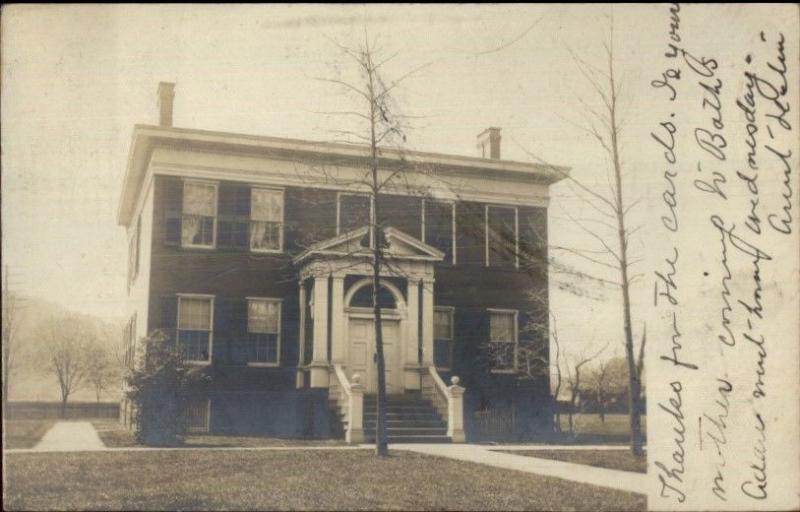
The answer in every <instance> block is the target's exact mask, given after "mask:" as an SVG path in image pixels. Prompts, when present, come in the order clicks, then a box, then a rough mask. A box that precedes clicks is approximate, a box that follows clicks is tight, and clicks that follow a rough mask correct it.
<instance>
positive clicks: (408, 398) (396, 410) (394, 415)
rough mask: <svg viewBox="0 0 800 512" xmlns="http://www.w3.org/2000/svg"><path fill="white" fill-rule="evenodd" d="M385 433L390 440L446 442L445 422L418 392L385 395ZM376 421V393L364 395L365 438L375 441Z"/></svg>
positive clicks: (392, 441)
mask: <svg viewBox="0 0 800 512" xmlns="http://www.w3.org/2000/svg"><path fill="white" fill-rule="evenodd" d="M386 400H387V406H386V434H387V436H388V441H389V443H449V442H451V440H450V438H449V437H447V423H446V422H445V421H444V420H442V417H441V416H439V413H438V412H437V411H436V409H435V408H434V406H433V404H432V403H431V402H430V401H429V400H425V399H423V398H421V397H420V396H419V394H417V393H407V394H403V395H389V396H387V397H386ZM377 420H378V412H377V403H376V401H375V395H364V437H365V441H366V442H368V443H374V442H375V423H376V422H377Z"/></svg>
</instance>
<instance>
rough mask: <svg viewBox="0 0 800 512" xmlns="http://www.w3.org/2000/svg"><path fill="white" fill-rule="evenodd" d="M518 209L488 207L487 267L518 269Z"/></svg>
mask: <svg viewBox="0 0 800 512" xmlns="http://www.w3.org/2000/svg"><path fill="white" fill-rule="evenodd" d="M517 232H518V228H517V209H516V208H515V207H506V206H486V266H489V267H518V266H519V265H518V263H519V262H518V254H519V240H518V237H517Z"/></svg>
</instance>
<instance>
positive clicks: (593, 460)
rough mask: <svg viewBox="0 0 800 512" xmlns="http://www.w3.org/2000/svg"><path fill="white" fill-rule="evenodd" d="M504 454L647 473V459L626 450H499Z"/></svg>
mask: <svg viewBox="0 0 800 512" xmlns="http://www.w3.org/2000/svg"><path fill="white" fill-rule="evenodd" d="M500 451H503V452H504V453H512V454H514V455H524V456H526V457H539V458H540V459H552V460H560V461H563V462H574V463H575V464H585V465H587V466H597V467H600V468H608V469H619V470H621V471H635V472H637V473H647V457H634V456H633V455H632V454H631V452H629V451H627V450H514V451H511V450H500Z"/></svg>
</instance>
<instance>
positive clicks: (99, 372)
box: [86, 341, 119, 403]
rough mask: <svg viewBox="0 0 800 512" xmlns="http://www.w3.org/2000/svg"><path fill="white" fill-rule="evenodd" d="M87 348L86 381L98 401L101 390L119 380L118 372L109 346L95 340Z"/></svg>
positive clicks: (98, 401)
mask: <svg viewBox="0 0 800 512" xmlns="http://www.w3.org/2000/svg"><path fill="white" fill-rule="evenodd" d="M87 348H88V352H87V354H86V383H87V384H88V385H90V386H91V387H92V390H93V391H94V393H95V399H96V401H97V403H100V398H101V397H102V394H103V392H104V391H106V390H107V389H108V388H109V386H110V385H111V384H112V383H114V382H117V381H118V380H119V379H118V377H119V372H118V371H117V366H116V362H115V360H114V355H113V354H112V353H111V349H110V347H107V346H106V345H104V344H103V343H102V342H97V341H96V342H95V343H92V345H91V346H89V347H87Z"/></svg>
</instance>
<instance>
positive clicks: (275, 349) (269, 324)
mask: <svg viewBox="0 0 800 512" xmlns="http://www.w3.org/2000/svg"><path fill="white" fill-rule="evenodd" d="M247 336H248V338H249V356H248V362H249V364H251V365H254V366H259V365H263V366H277V365H278V364H279V361H280V346H281V301H280V300H279V299H247Z"/></svg>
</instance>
